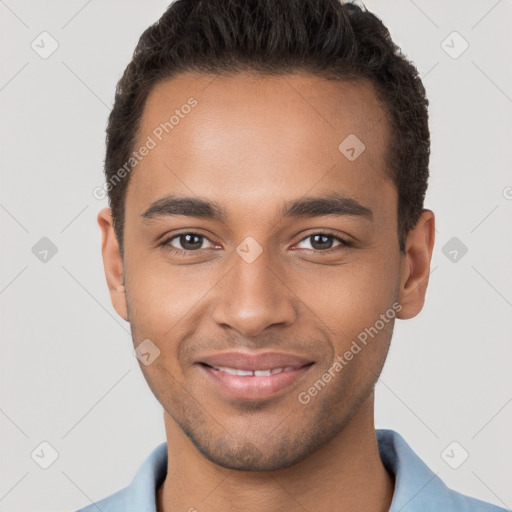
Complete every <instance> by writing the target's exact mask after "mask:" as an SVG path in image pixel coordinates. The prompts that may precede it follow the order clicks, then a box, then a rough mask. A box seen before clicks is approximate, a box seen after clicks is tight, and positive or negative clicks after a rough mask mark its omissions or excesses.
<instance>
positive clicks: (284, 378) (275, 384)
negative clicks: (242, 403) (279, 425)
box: [199, 364, 312, 400]
mask: <svg viewBox="0 0 512 512" xmlns="http://www.w3.org/2000/svg"><path fill="white" fill-rule="evenodd" d="M199 366H200V368H201V369H202V370H203V371H204V372H205V373H206V375H208V377H209V378H210V379H211V380H212V381H213V382H214V384H216V386H217V387H218V388H219V389H220V390H221V391H222V392H223V393H224V394H225V395H227V396H228V397H230V398H236V399H239V400H264V399H266V398H271V397H273V396H274V395H277V394H278V393H279V392H280V391H283V390H284V389H286V388H288V387H290V386H292V385H293V384H295V383H296V382H297V381H298V380H299V379H300V378H302V377H303V376H304V375H305V374H306V373H307V371H308V370H309V369H310V368H311V366H312V365H311V364H310V365H307V366H303V367H301V368H297V369H296V370H291V371H287V372H281V373H278V374H276V375H269V376H264V377H257V376H255V375H250V376H247V377H241V376H238V375H230V374H229V373H226V372H223V371H221V370H214V369H213V368H211V367H209V366H205V365H203V364H201V365H199Z"/></svg>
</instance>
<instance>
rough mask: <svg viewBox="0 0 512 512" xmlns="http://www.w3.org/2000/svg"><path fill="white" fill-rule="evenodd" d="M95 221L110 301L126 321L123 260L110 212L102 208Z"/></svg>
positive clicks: (108, 209)
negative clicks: (99, 234)
mask: <svg viewBox="0 0 512 512" xmlns="http://www.w3.org/2000/svg"><path fill="white" fill-rule="evenodd" d="M97 219H98V225H99V226H100V229H101V239H102V243H101V253H102V255H103V267H104V269H105V278H106V279H107V285H108V289H109V292H110V299H111V300H112V305H113V306H114V309H115V310H116V311H117V313H118V315H119V316H120V317H122V318H123V319H124V320H126V321H128V312H127V307H126V294H125V287H124V268H123V258H122V256H121V251H120V250H119V244H118V242H117V237H116V234H115V232H114V222H113V219H112V210H111V209H110V208H104V209H103V210H101V211H100V212H99V213H98V217H97Z"/></svg>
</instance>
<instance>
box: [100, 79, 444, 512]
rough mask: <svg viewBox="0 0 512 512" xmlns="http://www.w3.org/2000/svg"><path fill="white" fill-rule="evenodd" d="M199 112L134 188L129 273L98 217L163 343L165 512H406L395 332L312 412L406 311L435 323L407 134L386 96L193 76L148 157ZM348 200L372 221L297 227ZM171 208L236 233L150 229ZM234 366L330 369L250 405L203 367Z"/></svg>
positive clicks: (348, 88)
mask: <svg viewBox="0 0 512 512" xmlns="http://www.w3.org/2000/svg"><path fill="white" fill-rule="evenodd" d="M191 96H193V97H194V98H196V99H197V101H198V104H197V106H196V107H194V109H192V111H191V112H190V113H189V114H188V115H187V116H185V117H184V119H181V120H180V123H179V125H177V126H175V128H174V129H173V131H172V132H171V133H170V134H169V135H167V136H166V137H165V138H164V139H163V140H162V141H161V142H159V143H158V145H157V146H156V147H155V148H154V149H152V150H151V151H150V152H149V154H148V155H147V156H146V157H145V158H144V159H143V160H142V161H141V162H140V163H138V164H137V166H136V168H135V170H134V171H133V173H132V176H131V179H130V183H129V187H128V190H127V195H126V203H125V208H126V210H125V212H126V217H125V225H124V233H125V234H124V261H123V258H122V257H121V253H120V249H119V245H118V242H117V239H116V237H115V234H114V230H113V225H112V217H111V212H110V210H109V209H104V210H102V211H101V212H100V213H99V215H98V223H99V226H100V228H101V230H102V236H103V244H102V252H103V260H104V266H105V275H106V279H107V282H108V286H109V290H110V294H111V298H112V303H113V305H114V308H115V309H116V311H117V312H118V314H119V315H120V316H121V317H122V318H124V319H125V320H127V321H128V322H130V325H131V329H132V335H133V342H134V346H137V345H138V344H139V343H140V342H141V341H142V340H144V339H147V338H149V339H150V340H151V341H152V342H153V343H154V344H155V345H156V346H157V347H158V348H159V350H160V351H161V353H160V356H159V357H158V358H156V359H155V360H154V362H152V363H151V364H150V365H148V366H144V365H142V364H141V369H142V371H143V373H144V376H145V378H146V380H147V382H148V384H149V386H150V388H151V390H152V391H153V393H154V394H155V396H156V398H157V399H158V400H159V402H160V403H161V404H162V407H163V409H164V421H165V429H166V436H167V446H168V457H169V461H170V463H169V465H168V472H167V477H166V479H165V481H164V483H163V485H162V486H161V487H160V488H159V489H158V492H157V496H156V502H157V507H158V510H159V511H161V512H169V511H177V510H190V509H192V510H193V509H196V510H198V511H199V512H201V510H208V511H242V510H244V511H245V510H251V511H253V512H258V511H265V512H267V511H268V510H273V511H281V510H282V511H285V510H286V511H304V510H341V509H343V510H344V511H345V512H350V511H356V510H374V511H385V510H388V509H389V506H390V503H391V499H392V495H393V484H394V482H393V477H392V475H390V474H388V472H387V471H386V469H385V468H384V466H383V464H382V462H381V460H380V457H379V452H378V445H377V441H376V434H375V427H374V417H373V409H374V385H375V383H376V381H377V379H378V376H379V374H380V372H381V369H382V366H383V364H384V361H385V358H386V355H387V351H388V348H389V344H390V341H391V336H392V330H393V324H394V320H392V321H390V322H389V323H386V324H385V326H384V328H382V329H381V330H380V331H379V332H378V335H376V336H375V337H374V338H372V339H371V341H369V342H368V344H367V345H366V346H364V348H363V349H362V350H361V352H359V353H358V354H357V355H355V356H354V357H353V359H352V360H351V361H350V362H349V363H348V364H347V365H346V366H345V367H344V368H343V370H342V371H340V372H338V373H337V374H336V377H335V378H332V380H331V381H330V382H329V383H328V384H327V385H326V386H325V387H324V388H323V389H322V390H321V392H318V394H316V396H313V397H312V398H311V400H310V402H309V403H307V404H303V403H300V401H299V400H298V398H297V397H298V394H299V392H301V391H307V390H308V389H309V388H310V387H311V386H312V385H313V384H314V383H315V382H316V381H317V380H318V379H319V378H321V377H322V374H324V373H325V372H326V371H328V370H329V368H331V367H332V365H333V363H334V362H335V360H336V358H337V357H338V356H343V354H344V353H345V352H346V351H347V350H349V348H350V346H351V343H352V341H353V340H355V339H357V336H358V334H359V333H361V332H362V331H364V329H365V328H368V327H370V326H374V325H375V323H376V321H377V320H378V319H379V315H381V314H383V313H385V312H386V310H388V309H390V308H392V305H393V304H397V303H399V305H400V306H401V310H400V312H399V313H398V314H397V318H401V319H407V318H411V317H414V316H415V315H416V314H417V313H418V312H419V311H420V310H421V308H422V306H423V302H424V298H425V292H426V288H427V283H428V276H429V271H430V261H431V256H432V249H433V244H434V214H433V213H432V212H431V211H428V210H425V211H424V213H423V214H422V216H421V218H420V220H419V222H418V224H417V225H416V227H415V228H414V229H413V230H411V231H410V232H409V234H408V238H407V244H406V251H405V253H401V252H400V250H399V245H398V233H397V208H398V194H397V190H396V187H395V186H394V184H393V182H392V181H391V180H390V178H389V177H388V175H387V170H386V166H385V163H384V162H385V154H386V147H387V146H386V144H387V140H388V133H389V131H388V130H389V125H388V121H387V116H386V114H385V112H384V110H383V108H382V106H381V105H380V104H379V102H378V100H377V99H376V95H375V92H374V89H373V87H372V85H371V84H370V83H367V82H364V81H361V82H359V83H346V82H334V81H327V80H324V79H322V78H319V77H316V76H312V75H308V74H299V73H295V74H289V75H286V76H281V77H270V76H266V75H248V74H244V73H238V74H232V75H226V76H222V77H221V76H216V77H214V76H212V75H205V74H196V73H186V74H181V75H179V76H177V77H175V78H173V79H172V80H167V81H164V82H161V83H159V84H157V85H156V86H155V87H154V88H153V90H152V92H151V93H150V96H149V98H148V101H147V103H146V105H145V109H144V113H143V117H142V122H141V127H140V131H139V142H140V143H142V142H143V141H144V140H146V137H147V136H148V135H151V133H152V132H153V130H154V129H155V127H157V126H158V125H159V124H160V123H161V122H163V121H165V120H167V119H168V118H169V115H170V114H168V113H172V112H173V111H174V110H175V109H176V108H180V106H181V105H183V104H184V103H186V101H187V99H188V98H189V97H191ZM349 134H356V135H357V137H358V138H359V139H360V140H361V141H363V142H364V144H365V146H366V149H365V151H364V152H363V153H362V154H361V155H360V156H359V157H358V158H357V159H356V160H354V161H349V160H348V159H347V158H345V156H344V155H343V154H342V153H341V152H340V151H339V150H338V146H339V144H340V143H341V142H342V141H343V140H344V139H345V138H346V137H347V136H348V135H349ZM332 191H336V192H339V193H340V194H343V195H344V196H346V197H349V198H353V199H355V200H357V201H358V202H359V203H360V204H361V205H363V206H364V207H366V208H369V209H371V211H372V214H373V215H372V218H368V217H365V216H359V215H338V216H334V215H330V216H329V215H320V216H318V215H313V216H306V217H298V218H283V217H281V216H280V213H281V210H282V207H283V205H284V204H285V203H286V202H288V201H293V200H296V199H301V198H304V197H306V196H307V197H310V196H315V197H319V196H326V195H328V194H329V193H331V192H332ZM170 193H174V194H178V195H183V196H191V197H201V198H202V199H206V200H209V201H215V202H216V203H217V204H218V205H219V206H220V207H222V208H223V209H225V211H226V213H227V219H225V220H224V221H219V220H214V219H210V218H200V217H190V216H185V215H174V216H171V215H167V216H157V217H154V218H151V219H145V218H143V217H142V216H141V215H142V214H143V213H144V212H145V211H146V210H147V209H148V208H149V207H150V206H151V205H152V204H153V203H154V202H155V201H157V200H158V199H161V198H162V197H165V196H166V195H168V194H170ZM322 230H328V231H329V232H330V234H331V235H332V237H333V238H327V240H326V241H327V243H326V241H325V239H324V241H323V242H324V245H323V246H322V245H319V244H318V243H317V244H315V237H314V236H313V235H315V234H316V233H318V232H319V231H322ZM187 232H189V233H190V232H192V233H197V234H199V235H202V236H203V237H204V238H199V239H196V240H193V241H194V243H195V244H196V245H195V246H194V245H192V248H190V247H191V246H190V245H189V246H187V245H186V241H184V240H183V239H181V240H180V238H179V237H176V238H174V239H173V240H171V241H169V239H170V238H171V237H172V236H175V235H176V234H177V233H180V234H185V233H187ZM248 236H251V237H253V238H254V239H255V240H256V241H257V243H258V244H259V246H260V247H261V249H262V252H261V254H260V255H259V257H258V258H256V259H255V260H254V261H253V262H252V263H247V262H246V261H245V260H244V259H243V258H241V257H240V256H239V254H238V253H237V252H236V248H237V247H238V246H239V245H240V244H241V242H242V241H243V240H244V239H245V238H246V237H248ZM336 237H340V238H341V239H344V240H347V241H349V242H351V243H352V245H351V246H345V245H344V244H342V243H340V242H339V241H338V239H337V238H336ZM320 242H322V240H320ZM165 243H167V246H165ZM169 245H172V246H173V247H174V248H175V249H177V250H180V249H181V253H180V254H173V253H171V252H170V251H169V250H168V249H166V247H169ZM195 247H197V248H195ZM187 250H188V255H187V254H184V253H185V251H187ZM191 253H192V254H191ZM123 283H124V285H123ZM227 350H244V351H246V352H255V351H283V352H287V353H291V354H297V355H302V356H305V357H307V358H308V359H309V360H311V361H312V362H314V364H313V365H312V367H311V368H310V369H309V371H308V372H307V373H306V374H305V376H304V378H302V379H300V380H299V381H297V382H296V383H295V384H294V385H292V386H290V387H289V388H287V389H286V390H284V392H280V393H278V395H276V396H274V397H272V398H270V399H265V400H260V401H257V400H254V401H252V400H251V401H240V400H234V399H230V398H228V397H226V396H225V395H224V394H223V393H221V392H220V391H219V390H218V389H217V388H216V387H215V386H213V385H211V384H210V383H209V381H208V380H207V379H206V378H205V376H204V372H203V371H202V370H201V368H200V367H199V366H198V364H196V363H197V359H198V358H200V356H201V355H204V354H206V353H213V352H218V351H227Z"/></svg>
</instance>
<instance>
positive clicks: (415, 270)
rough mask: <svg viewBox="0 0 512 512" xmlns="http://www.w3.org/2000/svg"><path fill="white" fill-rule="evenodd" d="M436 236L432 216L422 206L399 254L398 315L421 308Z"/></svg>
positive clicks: (404, 316)
mask: <svg viewBox="0 0 512 512" xmlns="http://www.w3.org/2000/svg"><path fill="white" fill-rule="evenodd" d="M434 239H435V217H434V213H433V212H431V211H430V210H423V213H422V214H421V217H420V219H419V221H418V223H417V224H416V226H415V227H414V228H413V229H411V231H409V234H408V236H407V243H406V249H405V254H404V255H403V257H402V270H401V281H400V293H399V299H398V300H399V302H400V304H401V305H402V309H401V310H400V312H399V313H398V314H397V317H398V318H402V319H407V318H413V317H414V316H416V315H417V314H418V313H419V312H420V311H421V310H422V308H423V304H424V302H425V294H426V292H427V285H428V278H429V275H430V260H431V259H432V251H433V248H434Z"/></svg>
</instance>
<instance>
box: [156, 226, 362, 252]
mask: <svg viewBox="0 0 512 512" xmlns="http://www.w3.org/2000/svg"><path fill="white" fill-rule="evenodd" d="M183 235H194V236H198V237H200V238H204V239H206V240H208V241H209V242H210V243H211V240H210V239H209V238H208V237H206V236H205V235H202V234H201V233H195V232H193V231H184V232H183V233H178V234H176V235H173V236H171V237H170V238H167V239H165V240H164V241H163V242H162V243H161V244H160V245H161V246H162V247H163V248H164V249H165V250H166V251H169V252H170V253H172V254H178V255H186V256H193V255H194V254H197V253H199V252H201V251H203V250H206V249H197V250H194V251H188V250H185V249H176V247H173V246H172V245H170V242H171V241H172V240H174V239H175V238H179V237H180V236H183ZM315 235H321V236H326V237H330V238H333V239H334V240H336V241H338V242H340V245H337V246H335V247H330V248H329V249H324V250H319V249H306V250H308V251H314V252H316V253H329V254H330V253H331V252H332V251H335V250H337V248H348V247H352V246H353V244H352V243H351V242H349V241H348V240H346V239H344V238H341V237H340V236H338V235H335V234H334V233H330V232H329V231H322V230H320V231H315V232H314V233H311V234H310V235H307V236H305V237H304V238H302V239H301V240H299V242H298V243H301V242H304V241H305V240H307V239H308V238H311V237H313V236H315Z"/></svg>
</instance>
